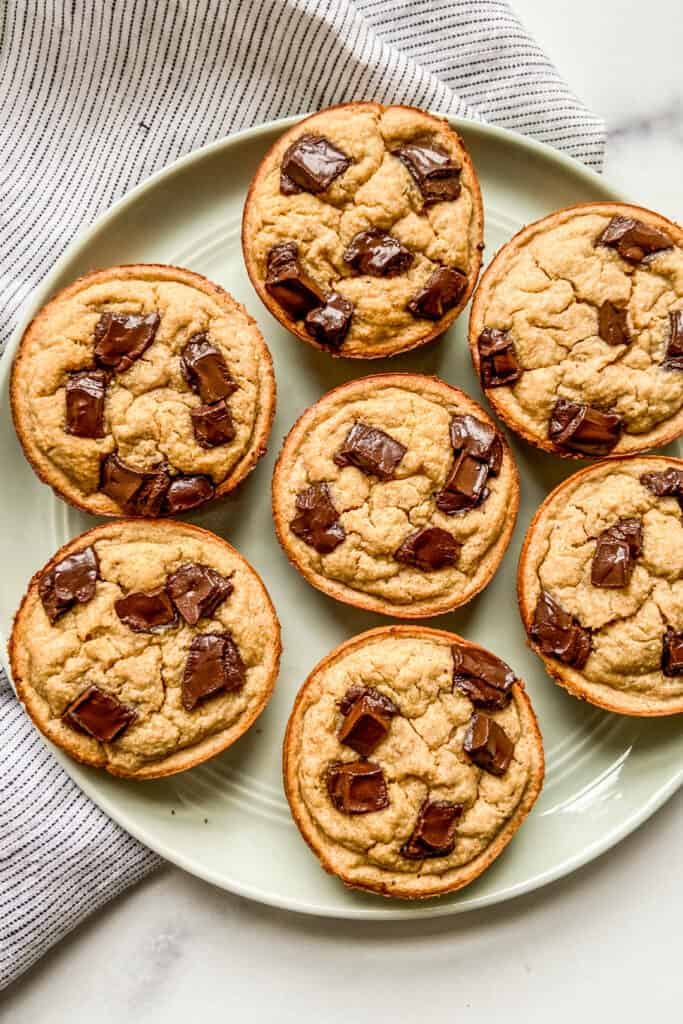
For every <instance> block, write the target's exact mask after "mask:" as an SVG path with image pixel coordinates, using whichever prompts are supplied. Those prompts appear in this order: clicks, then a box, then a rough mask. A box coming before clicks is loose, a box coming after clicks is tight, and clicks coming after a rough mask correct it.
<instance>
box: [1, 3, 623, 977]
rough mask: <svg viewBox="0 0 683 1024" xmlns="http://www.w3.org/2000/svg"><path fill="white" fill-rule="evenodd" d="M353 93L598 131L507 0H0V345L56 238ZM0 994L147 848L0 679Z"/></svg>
mask: <svg viewBox="0 0 683 1024" xmlns="http://www.w3.org/2000/svg"><path fill="white" fill-rule="evenodd" d="M351 99H375V100H380V101H385V102H400V103H408V104H415V105H417V106H421V107H427V108H430V109H432V110H438V111H442V112H444V113H447V114H453V115H457V116H460V117H470V118H476V119H479V120H485V121H490V122H494V123H496V124H499V125H503V126H504V127H506V128H510V129H513V130H515V131H519V132H525V133H527V134H529V135H533V136H534V137H535V138H537V139H541V140H542V141H544V142H547V143H549V144H551V145H554V146H557V147H558V148H559V149H562V150H564V151H565V152H566V153H569V154H571V155H572V156H575V157H577V158H578V159H580V160H582V161H584V163H586V164H588V165H590V166H592V167H594V168H597V169H598V170H599V169H600V167H601V164H602V156H603V148H604V140H605V134H604V128H603V125H602V123H601V122H600V120H599V119H598V118H596V117H595V116H594V115H592V114H591V113H590V112H589V111H588V110H586V109H585V107H583V106H582V104H581V103H580V102H579V100H577V98H576V97H575V96H574V95H573V94H572V93H571V91H570V90H569V89H568V88H567V86H566V85H565V84H564V82H563V81H562V79H561V78H560V76H559V75H558V73H557V71H556V70H555V68H554V67H553V65H552V64H551V63H550V62H549V61H548V59H547V57H546V56H545V55H544V54H543V52H542V51H541V50H540V49H539V48H538V46H537V45H536V44H535V43H534V41H533V39H531V38H530V37H529V35H528V34H527V33H526V32H525V30H524V28H523V27H522V26H521V24H520V22H519V21H518V19H517V18H516V17H515V15H514V14H513V12H512V11H511V9H510V8H509V6H508V5H507V4H506V3H503V2H501V0H404V2H401V0H117V2H116V3H112V2H111V0H90V2H89V3H87V4H85V3H72V2H66V0H53V2H52V3H50V4H36V3H35V2H33V0H0V149H1V151H2V159H1V161H0V166H1V168H2V169H1V171H0V176H1V178H2V187H1V191H0V196H1V201H0V224H1V225H2V246H0V279H1V282H2V287H1V289H0V296H1V297H0V305H1V307H2V315H0V342H4V341H6V340H7V338H8V337H9V335H10V334H11V332H12V330H13V327H14V325H15V323H16V320H17V314H18V310H19V308H20V306H21V304H22V302H23V301H24V300H25V299H26V298H27V296H28V295H29V294H30V292H31V290H32V289H33V288H34V287H35V285H36V284H37V283H38V282H39V281H40V280H41V279H42V278H43V277H44V275H45V274H46V273H47V272H48V270H49V269H50V267H51V265H52V264H53V263H54V261H55V260H56V259H57V257H58V256H59V255H60V253H61V252H62V251H63V249H64V247H65V246H66V244H67V243H68V242H69V240H70V239H71V238H72V237H73V236H74V235H75V233H76V232H77V231H78V230H79V229H80V228H81V227H83V226H84V225H86V224H88V223H90V222H91V221H92V220H93V219H94V218H95V217H96V216H97V215H98V214H99V213H100V212H101V211H103V210H105V209H106V208H107V207H108V206H110V205H111V203H113V202H114V201H115V200H116V199H118V198H119V196H121V195H123V193H124V192H126V191H128V190H129V189H130V188H132V187H133V186H134V185H136V184H137V183H138V182H140V181H142V180H143V179H144V178H146V177H147V176H148V175H150V174H152V173H153V172H154V171H156V170H158V169H159V168H160V167H163V166H164V165H166V164H168V163H170V162H171V161H172V160H175V159H176V158H177V157H179V156H181V155H182V154H184V153H187V152H189V151H190V150H192V149H195V148H196V147H197V146H201V145H203V144H204V143H207V142H211V141H212V140H213V139H217V138H220V137H221V136H224V135H227V134H228V133H230V132H235V131H239V130H240V129H242V128H247V127H248V126H250V125H253V124H257V123H259V122H262V121H268V120H271V119H273V118H277V117H282V116H284V115H286V114H294V113H300V112H304V111H308V110H313V109H316V108H319V107H323V106H328V105H329V104H332V103H339V102H341V101H344V100H351ZM0 744H1V749H2V757H1V758H0V987H1V986H2V984H3V983H4V984H7V983H9V982H10V981H12V980H13V979H14V978H16V977H17V976H18V975H19V974H21V972H22V971H24V970H26V968H27V967H29V966H30V965H31V964H32V963H33V962H34V961H35V960H36V959H37V958H38V957H39V956H41V955H42V954H43V953H44V952H45V951H46V950H47V949H48V947H49V946H50V945H52V943H54V942H56V941H57V940H58V939H59V938H61V937H62V936H63V935H64V934H65V933H66V932H67V931H69V930H70V929H71V928H73V927H74V926H75V925H76V924H78V922H79V921H81V920H82V919H83V918H84V917H86V916H87V915H88V914H90V913H91V912H92V911H93V910H95V909H96V908H97V907H98V906H100V905H101V904H103V903H104V902H105V901H106V900H108V899H110V898H111V897H113V896H114V895H115V894H117V893H119V892H121V891H122V890H123V889H125V888H126V886H128V885H130V884H131V883H132V882H134V881H136V880H137V879H139V878H141V877H142V876H143V875H145V874H146V873H147V872H149V871H150V870H151V869H153V868H154V867H155V866H156V865H157V864H159V859H158V858H157V857H156V856H155V855H154V854H152V853H151V852H150V851H149V850H147V849H145V848H143V847H142V846H140V845H139V844H138V843H137V842H136V841H135V840H133V839H132V838H131V837H130V836H128V835H127V834H126V833H125V832H123V831H121V829H119V828H118V827H117V826H116V825H114V824H113V822H111V821H110V820H109V819H108V818H107V817H106V816H105V815H104V814H103V813H102V812H101V811H99V810H98V809H97V808H96V807H95V806H94V804H92V803H91V802H90V800H88V798H87V797H85V796H84V795H83V794H82V793H81V792H80V790H79V789H78V788H77V787H76V785H75V784H74V783H73V782H72V781H71V779H70V778H69V777H68V776H67V775H66V774H65V773H64V771H63V770H62V769H61V767H60V766H59V765H58V764H57V762H56V761H55V760H54V759H53V758H52V755H51V754H50V753H49V751H48V750H47V748H46V747H45V746H44V745H43V743H42V740H41V739H40V738H39V736H38V735H37V733H35V732H34V730H33V728H32V726H31V725H30V723H29V721H28V719H27V718H26V717H25V715H24V714H23V712H22V711H21V709H20V707H19V705H18V704H17V703H16V701H15V700H14V697H13V695H12V692H11V690H10V688H9V685H8V683H7V680H6V679H2V680H0Z"/></svg>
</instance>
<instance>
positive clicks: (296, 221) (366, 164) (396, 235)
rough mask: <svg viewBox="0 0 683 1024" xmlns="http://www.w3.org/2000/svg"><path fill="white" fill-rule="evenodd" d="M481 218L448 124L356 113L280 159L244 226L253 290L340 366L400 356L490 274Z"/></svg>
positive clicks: (466, 164)
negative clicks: (483, 269) (483, 270)
mask: <svg viewBox="0 0 683 1024" xmlns="http://www.w3.org/2000/svg"><path fill="white" fill-rule="evenodd" d="M482 238H483V209H482V203H481V195H480V192H479V184H478V181H477V176H476V174H475V171H474V168H473V166H472V162H471V160H470V158H469V155H468V153H467V150H466V149H465V146H464V144H463V141H462V139H461V138H460V137H459V135H458V134H457V132H455V131H454V130H453V129H452V128H451V127H450V125H449V124H448V122H447V121H446V120H444V119H443V118H438V117H433V116H432V115H431V114H427V113H425V112H424V111H422V110H416V109H415V108H413V107H385V106H382V105H381V104H379V103H347V104H344V105H343V106H338V107H332V108H330V109H329V110H323V111H321V112H320V113H317V114H313V115H311V116H310V117H307V118H305V119H304V120H303V121H300V122H299V123H298V124H296V125H295V126H294V127H293V128H290V129H289V131H287V132H285V134H284V135H283V136H282V137H281V138H280V139H278V141H277V142H276V143H275V144H274V145H273V146H272V147H271V149H269V150H268V152H267V153H266V155H265V157H264V158H263V160H262V161H261V164H260V165H259V168H258V170H257V172H256V175H255V177H254V180H253V182H252V185H251V188H250V190H249V195H248V196H247V202H246V205H245V208H244V218H243V223H242V244H243V249H244V258H245V261H246V265H247V270H248V271H249V276H250V277H251V280H252V283H253V285H254V287H255V288H256V291H257V292H258V293H259V296H260V297H261V299H262V300H263V302H264V303H265V304H266V306H267V307H268V309H269V310H270V311H271V313H272V314H273V315H274V316H275V317H277V319H278V320H279V321H280V322H281V323H282V324H283V325H284V326H285V327H286V328H287V329H288V330H290V331H292V333H293V334H296V335H297V337H299V338H301V339H303V341H307V342H308V343H309V344H311V345H314V346H316V347H317V348H320V349H324V350H325V351H327V352H330V353H331V354H332V355H342V356H350V357H353V358H358V359H361V358H370V357H374V356H390V355H393V354H395V353H396V352H404V351H406V350H407V349H411V348H415V347H416V346H417V345H423V344H424V343H425V342H427V341H429V340H430V339H432V338H434V337H436V336H437V335H439V334H441V333H442V332H443V331H445V330H446V328H447V327H448V326H449V324H451V323H452V322H453V320H455V318H456V317H457V315H458V313H459V312H460V311H461V310H462V309H463V307H464V306H465V304H466V302H467V300H468V298H469V296H470V293H471V291H472V289H473V287H474V284H475V282H476V280H477V276H478V274H479V269H480V266H481V250H482V249H483V242H482Z"/></svg>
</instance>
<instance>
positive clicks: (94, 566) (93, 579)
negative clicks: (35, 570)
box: [38, 547, 99, 622]
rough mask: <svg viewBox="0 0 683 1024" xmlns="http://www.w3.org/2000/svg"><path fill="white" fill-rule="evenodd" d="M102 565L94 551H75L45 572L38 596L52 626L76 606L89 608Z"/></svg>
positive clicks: (39, 585)
mask: <svg viewBox="0 0 683 1024" xmlns="http://www.w3.org/2000/svg"><path fill="white" fill-rule="evenodd" d="M98 572H99V565H98V562H97V555H96V554H95V549H94V548H93V547H89V548H83V550H82V551H75V552H74V553H73V554H72V555H67V556H66V558H62V560H61V561H60V562H57V564H56V565H55V566H53V568H52V569H49V570H48V571H47V572H44V573H43V575H42V576H41V578H40V582H39V583H38V594H39V595H40V600H41V601H42V602H43V608H44V609H45V612H46V614H47V617H48V618H49V620H50V622H56V621H57V619H58V618H59V616H60V615H63V614H64V612H68V611H69V609H70V608H73V606H74V605H75V604H85V603H86V602H88V601H90V600H92V598H93V597H94V596H95V585H96V583H97V579H98Z"/></svg>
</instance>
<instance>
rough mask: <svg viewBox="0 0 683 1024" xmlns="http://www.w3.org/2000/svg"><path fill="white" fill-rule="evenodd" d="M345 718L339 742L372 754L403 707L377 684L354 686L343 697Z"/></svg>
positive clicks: (342, 710)
mask: <svg viewBox="0 0 683 1024" xmlns="http://www.w3.org/2000/svg"><path fill="white" fill-rule="evenodd" d="M339 709H340V711H341V713H342V715H344V716H345V717H344V721H343V722H342V724H341V727H340V729H339V734H338V736H339V742H340V743H344V744H345V745H346V746H347V747H351V749H352V750H355V751H356V753H358V754H360V755H361V757H367V756H368V754H371V753H372V752H373V750H374V749H375V747H377V746H378V745H379V744H380V743H381V742H382V740H383V739H384V738H385V736H386V735H387V733H388V732H389V727H390V725H391V719H392V718H393V717H394V715H398V714H399V710H398V708H397V707H396V705H395V704H394V702H393V701H392V700H390V698H389V697H385V696H384V694H383V693H380V691H379V690H375V689H374V688H373V687H362V686H352V687H351V689H349V690H347V692H346V693H345V694H344V697H343V698H342V700H341V701H340V704H339Z"/></svg>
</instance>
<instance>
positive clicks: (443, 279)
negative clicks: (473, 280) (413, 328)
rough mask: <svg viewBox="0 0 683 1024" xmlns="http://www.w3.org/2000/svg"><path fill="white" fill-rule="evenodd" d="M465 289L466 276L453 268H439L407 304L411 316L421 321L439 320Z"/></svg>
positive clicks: (458, 299)
mask: <svg viewBox="0 0 683 1024" xmlns="http://www.w3.org/2000/svg"><path fill="white" fill-rule="evenodd" d="M466 288H467V276H466V275H465V274H463V273H461V271H459V270H456V269H455V267H439V269H438V270H435V271H434V272H433V273H432V274H430V275H429V277H428V278H427V280H426V281H425V283H424V285H423V286H422V288H421V289H420V291H419V292H417V293H416V294H415V295H414V296H413V297H412V299H411V300H410V302H409V303H408V310H409V312H411V313H412V314H413V316H416V317H419V318H421V319H423V320H440V319H441V317H442V316H444V315H445V314H446V313H447V312H448V310H449V309H453V306H455V305H457V303H458V302H459V301H460V299H461V298H462V296H463V295H464V293H465V289H466Z"/></svg>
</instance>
